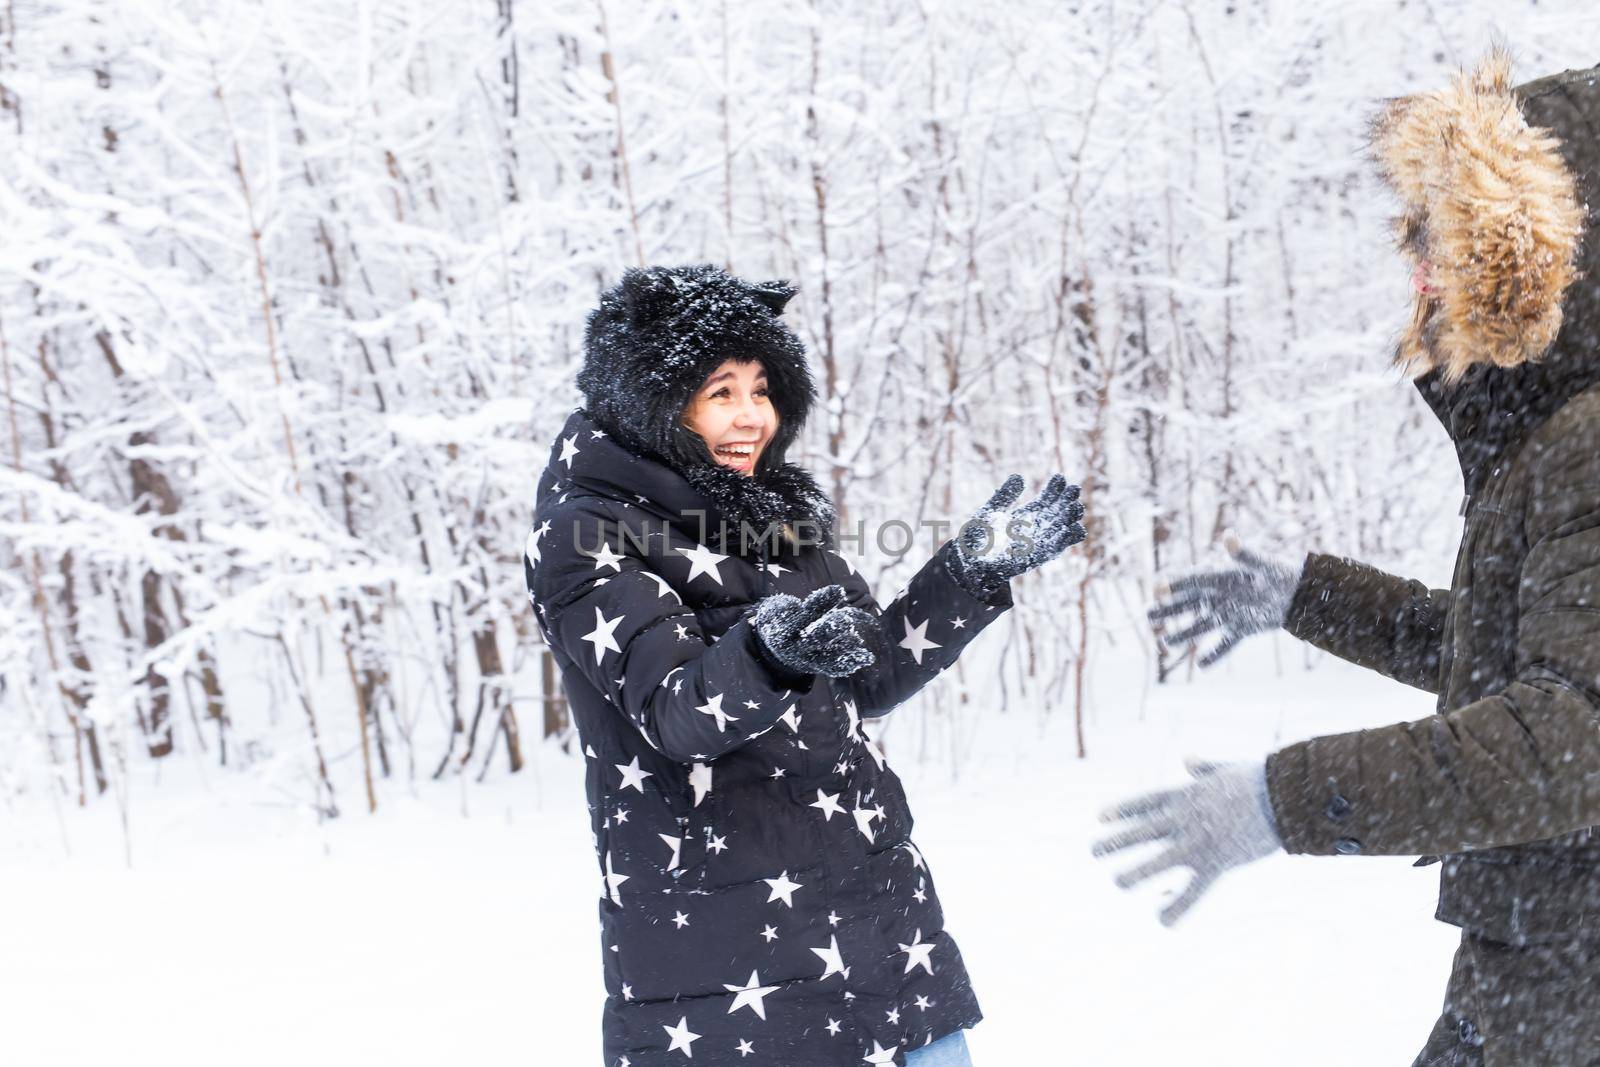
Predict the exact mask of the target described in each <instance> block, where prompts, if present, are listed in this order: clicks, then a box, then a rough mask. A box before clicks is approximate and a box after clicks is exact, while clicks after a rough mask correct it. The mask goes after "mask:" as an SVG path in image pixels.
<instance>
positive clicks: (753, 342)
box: [524, 266, 1083, 1067]
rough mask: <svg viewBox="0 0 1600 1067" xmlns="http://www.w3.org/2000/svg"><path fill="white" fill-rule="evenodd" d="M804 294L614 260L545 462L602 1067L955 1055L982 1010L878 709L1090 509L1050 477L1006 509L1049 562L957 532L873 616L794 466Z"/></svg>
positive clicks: (542, 551) (946, 659)
mask: <svg viewBox="0 0 1600 1067" xmlns="http://www.w3.org/2000/svg"><path fill="white" fill-rule="evenodd" d="M793 295H794V290H793V289H792V288H790V287H789V286H788V285H787V284H785V283H782V282H765V283H751V282H747V281H744V280H742V279H739V278H735V277H733V276H731V275H729V274H727V273H725V272H723V271H722V270H720V269H718V268H716V267H712V266H689V267H652V268H645V269H639V270H630V271H628V272H626V273H625V274H624V275H623V276H622V279H621V281H620V282H618V283H617V285H616V286H614V287H613V288H611V289H609V290H607V291H606V292H605V293H604V294H602V296H601V300H600V305H599V307H597V308H596V309H595V311H594V312H593V314H591V316H590V318H589V325H588V329H587V331H586V333H585V338H584V340H585V360H584V367H583V370H582V371H581V372H580V374H579V377H578V384H579V387H580V389H581V391H582V392H583V394H584V402H585V406H584V408H583V409H581V410H579V411H574V412H573V413H572V415H571V417H570V418H569V419H568V421H567V424H566V426H565V427H564V428H563V429H562V430H561V432H560V434H559V435H558V438H557V440H556V441H555V443H554V447H553V448H552V449H551V452H550V462H549V466H548V468H547V469H546V471H545V474H544V476H543V477H542V478H541V479H540V482H539V491H538V504H537V508H536V513H535V519H534V528H533V531H532V532H531V533H530V534H529V535H528V539H527V543H526V549H525V555H524V576H525V579H526V582H527V586H528V594H529V597H530V599H531V600H532V603H533V606H534V609H535V617H536V618H537V620H538V624H539V626H540V628H541V631H542V633H543V635H544V637H545V640H546V642H547V643H548V646H549V648H550V651H551V653H552V655H553V656H554V658H555V660H556V663H557V664H558V665H559V666H560V668H561V675H562V683H563V687H564V688H565V690H566V693H567V697H568V700H569V701H570V703H571V708H572V713H573V721H574V722H575V723H576V725H577V729H578V734H579V737H580V739H581V742H582V745H581V748H582V751H583V753H584V756H585V758H586V759H587V760H588V763H589V773H588V775H587V777H586V780H585V789H586V793H587V800H588V808H589V815H590V825H589V829H590V832H591V833H592V834H593V838H594V843H595V863H596V867H595V875H596V880H597V882H598V885H599V888H600V901H599V911H600V925H601V941H600V943H601V945H602V946H603V954H602V959H603V960H604V976H605V983H606V993H607V1001H606V1009H605V1014H604V1024H603V1025H604V1031H605V1063H606V1065H607V1067H617V1065H619V1064H620V1065H624V1067H667V1065H676V1064H679V1063H687V1062H689V1061H690V1060H691V1059H692V1060H693V1062H694V1063H695V1064H698V1065H704V1067H734V1065H735V1064H738V1065H739V1067H743V1063H744V1061H745V1059H746V1057H748V1056H750V1055H755V1056H757V1057H760V1062H764V1063H776V1064H801V1063H803V1064H806V1065H807V1067H848V1065H855V1064H861V1063H881V1064H906V1063H910V1062H917V1063H921V1064H928V1065H930V1067H931V1065H938V1067H945V1065H949V1067H966V1065H967V1064H968V1063H969V1060H968V1058H967V1056H966V1054H965V1041H964V1039H963V1038H962V1037H961V1034H962V1031H964V1030H965V1029H967V1028H968V1027H971V1026H973V1025H974V1024H976V1023H977V1022H978V1021H979V1019H980V1018H981V1017H982V1013H981V1012H980V1010H979V1008H978V1001H977V998H976V996H975V995H974V994H973V991H972V984H971V982H970V980H969V979H968V977H967V972H966V968H965V966H964V964H963V963H962V960H961V953H960V950H959V949H957V947H956V943H955V941H954V939H952V938H951V936H950V934H949V932H948V931H947V930H946V928H945V916H944V912H943V910H942V908H941V906H940V903H939V895H938V892H937V890H936V888H935V885H934V881H933V876H932V875H931V874H930V873H929V870H928V863H927V861H926V860H924V859H923V856H922V853H921V851H919V850H918V848H917V847H916V845H914V844H913V843H912V840H911V827H912V820H911V811H910V807H909V805H908V803H907V801H906V797H905V792H904V790H903V789H902V788H901V784H900V780H899V778H898V777H897V776H896V775H895V773H894V771H893V770H892V769H891V768H890V767H889V765H888V761H887V760H886V759H885V757H884V754H883V752H882V750H881V749H879V748H877V747H876V746H875V745H873V744H872V742H871V740H870V739H869V738H868V736H867V735H866V733H865V732H864V731H863V730H862V726H861V724H862V720H863V719H866V718H871V717H875V716H881V715H884V714H887V713H888V712H889V711H890V710H891V709H892V708H894V707H895V706H896V705H898V704H901V703H902V702H904V701H905V700H907V699H908V698H910V697H911V696H912V695H913V694H914V693H916V692H917V691H918V690H920V689H921V688H922V687H923V686H924V685H926V684H927V683H928V682H930V681H931V680H933V678H934V677H935V676H937V675H938V674H939V673H940V672H941V671H943V670H945V669H946V668H947V667H949V666H950V665H951V664H953V663H954V662H955V661H956V657H957V656H958V655H960V654H961V651H962V650H963V649H964V648H966V647H967V645H968V644H969V643H971V642H972V641H973V640H974V639H975V638H976V637H977V635H978V634H979V633H980V632H982V631H983V630H984V629H985V628H986V627H987V626H989V625H990V624H991V623H993V622H994V621H995V620H996V619H997V618H999V617H1000V616H1001V615H1002V614H1003V613H1004V612H1005V611H1006V609H1008V608H1009V607H1010V606H1011V591H1010V585H1009V579H1010V578H1011V577H1013V576H1015V575H1016V574H1019V573H1021V572H1022V571H1024V570H1026V569H1029V568H1031V567H1035V566H1038V565H1039V564H1041V563H1043V562H1044V561H1046V560H1047V559H1049V558H1051V557H1052V556H1054V555H1056V554H1059V553H1060V552H1061V551H1063V550H1065V548H1066V547H1067V545H1068V544H1071V543H1075V542H1076V540H1079V539H1081V538H1082V535H1083V527H1082V526H1081V524H1078V522H1077V519H1078V518H1080V517H1081V516H1082V507H1081V505H1078V504H1077V502H1076V500H1075V491H1069V489H1068V487H1067V486H1066V483H1065V480H1064V479H1062V478H1060V477H1059V476H1058V477H1057V478H1055V479H1053V480H1052V481H1051V483H1050V485H1049V486H1048V487H1047V489H1046V491H1045V492H1044V493H1043V494H1041V496H1040V498H1039V500H1038V501H1036V502H1035V503H1034V504H1032V505H1026V506H1024V507H1022V508H1018V509H1016V512H1015V513H1016V514H1017V515H1019V516H1021V517H1022V518H1023V519H1024V520H1025V521H1026V522H1027V523H1029V529H1031V530H1034V531H1035V544H1034V548H1033V550H1032V551H1031V552H1027V553H1012V554H1010V555H1005V556H1004V557H1003V558H994V559H991V558H989V557H988V556H985V555H983V554H981V553H976V550H974V549H973V548H972V547H971V546H970V545H966V544H963V543H957V542H956V541H951V542H947V543H946V544H945V545H944V546H943V547H941V548H940V549H939V550H938V551H937V552H936V553H935V554H934V556H933V558H931V559H929V560H928V562H927V563H926V564H925V565H924V566H923V567H922V569H921V570H920V571H918V572H917V573H916V574H915V575H913V576H912V578H911V580H910V582H909V583H908V585H907V587H906V593H905V595H904V596H901V597H898V598H896V599H895V600H894V601H893V602H891V603H890V604H889V606H888V607H887V608H883V607H880V606H879V605H878V603H877V601H876V600H875V599H874V598H873V595H872V592H871V590H870V589H869V588H868V586H867V583H866V580H865V579H864V578H863V577H862V576H861V575H860V574H859V573H858V572H857V570H856V568H855V567H854V566H853V565H852V564H851V563H849V562H848V561H847V560H845V559H844V558H843V557H842V556H840V555H839V553H838V551H837V550H836V548H835V543H836V542H835V540H834V536H833V531H832V519H833V510H832V506H831V502H830V501H829V500H828V499H827V497H826V495H825V494H823V493H822V491H821V490H820V489H819V488H818V487H817V484H816V481H815V479H814V478H813V477H812V476H811V474H810V473H809V472H807V471H806V470H805V469H804V468H802V467H800V466H798V465H796V464H793V463H789V462H787V461H786V459H785V456H786V454H787V452H788V449H789V447H790V446H791V445H792V444H793V443H794V440H795V437H796V434H797V433H798V432H799V430H800V428H801V427H802V426H803V425H804V424H805V421H806V416H807V414H808V413H809V412H810V410H811V407H812V405H813V403H814V401H815V398H816V390H815V387H814V385H813V384H812V379H811V373H810V370H809V369H808V368H807V365H806V355H805V349H804V347H803V346H802V345H801V343H800V340H799V338H798V337H796V336H795V334H794V333H793V332H792V331H791V330H790V329H789V327H788V326H787V325H785V324H784V322H783V319H782V313H783V310H784V307H785V305H786V304H787V303H788V301H789V299H790V297H792V296H793ZM1022 485H1023V483H1022V479H1021V478H1012V479H1011V480H1010V481H1008V482H1007V483H1006V485H1005V486H1004V487H1003V488H1002V489H1001V491H1000V492H999V493H997V494H996V495H995V496H994V497H993V498H992V499H991V500H990V502H989V504H988V505H987V506H986V508H985V509H984V510H983V511H982V512H980V519H979V520H978V521H977V522H976V523H975V527H978V528H980V529H976V530H975V534H981V535H982V536H981V537H977V540H980V541H982V542H984V543H986V544H987V543H988V542H991V541H993V540H994V537H993V531H992V530H991V529H990V528H989V526H988V519H987V517H988V516H990V515H993V514H998V513H999V512H1001V511H1005V510H1008V509H1010V507H1011V505H1012V504H1014V503H1015V502H1016V499H1017V496H1018V495H1019V494H1020V493H1021V492H1022ZM1030 508H1031V510H1030ZM1035 520H1036V521H1035ZM750 528H754V529H755V530H756V531H757V532H758V536H757V537H756V538H755V539H754V540H753V541H752V540H751V539H750V538H748V537H747V536H746V530H747V529H750ZM802 528H809V535H807V536H802V535H801V530H802ZM769 530H776V531H778V532H780V533H781V534H782V536H778V537H771V538H769V537H767V536H766V533H767V531H769ZM966 532H967V531H966V530H965V529H964V534H965V533H966ZM996 555H997V556H999V555H1001V554H999V553H997V554H996ZM836 815H837V816H839V817H840V818H839V820H838V821H837V822H835V821H834V816H836ZM911 1056H917V1057H918V1059H917V1060H916V1061H912V1060H911V1059H910V1057H911ZM751 1062H757V1061H754V1060H752V1061H751Z"/></svg>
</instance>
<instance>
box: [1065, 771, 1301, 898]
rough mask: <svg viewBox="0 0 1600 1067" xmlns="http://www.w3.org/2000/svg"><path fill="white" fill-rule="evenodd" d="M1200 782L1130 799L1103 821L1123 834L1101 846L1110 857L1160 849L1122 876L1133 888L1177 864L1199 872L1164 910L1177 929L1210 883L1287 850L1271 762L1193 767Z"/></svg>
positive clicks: (1119, 878) (1098, 851) (1096, 848)
mask: <svg viewBox="0 0 1600 1067" xmlns="http://www.w3.org/2000/svg"><path fill="white" fill-rule="evenodd" d="M1186 767H1187V769H1188V771H1189V774H1190V775H1191V776H1192V777H1193V778H1194V781H1192V782H1190V783H1189V784H1188V785H1182V786H1179V787H1177V788H1176V789H1163V790H1161V791H1160V792H1157V793H1147V794H1146V795H1144V796H1142V797H1138V798H1136V799H1134V800H1129V801H1125V802H1124V803H1122V804H1119V805H1117V806H1116V807H1114V808H1112V809H1110V810H1109V811H1107V812H1105V813H1103V814H1102V815H1101V816H1100V821H1101V822H1105V823H1110V824H1112V825H1113V826H1115V827H1117V832H1116V833H1114V834H1112V835H1111V836H1110V837H1108V838H1106V839H1104V840H1103V841H1100V842H1098V843H1097V844H1096V845H1095V846H1094V854H1095V855H1096V856H1109V855H1110V854H1111V853H1113V852H1118V851H1121V850H1122V849H1125V848H1129V847H1131V846H1133V845H1145V844H1153V845H1160V846H1161V851H1160V852H1158V853H1156V855H1155V857H1154V858H1152V859H1149V860H1146V861H1145V862H1144V863H1141V864H1139V865H1138V866H1137V867H1133V868H1130V869H1129V870H1126V871H1124V872H1122V873H1121V874H1119V875H1117V885H1119V886H1121V887H1122V888H1123V889H1131V888H1132V887H1134V886H1136V885H1138V884H1139V883H1140V882H1142V881H1144V880H1145V879H1147V878H1151V877H1154V876H1155V875H1158V874H1160V873H1161V872H1162V871H1166V870H1170V869H1171V868H1173V867H1187V868H1189V869H1190V870H1191V871H1193V872H1194V877H1193V878H1191V879H1190V880H1189V885H1188V887H1187V888H1185V889H1184V891H1183V892H1182V893H1180V894H1178V896H1177V898H1176V899H1174V900H1173V901H1172V902H1171V903H1170V904H1168V905H1167V906H1166V907H1165V908H1163V909H1161V922H1162V925H1164V926H1171V925H1172V924H1173V923H1175V922H1177V921H1178V920H1179V919H1180V918H1182V917H1183V913H1184V912H1186V911H1188V910H1189V908H1190V907H1191V906H1193V904H1194V902H1195V901H1197V900H1199V899H1200V897H1201V896H1202V895H1203V894H1204V893H1205V891H1206V890H1207V889H1210V888H1211V883H1212V882H1215V881H1216V880H1217V879H1218V878H1220V877H1221V876H1222V873H1223V872H1224V871H1226V870H1229V869H1230V868H1233V867H1241V866H1243V865H1244V864H1246V863H1253V862H1255V861H1256V860H1258V859H1261V858H1263V857H1265V856H1270V855H1271V854H1272V853H1274V852H1276V851H1278V850H1279V849H1280V848H1282V847H1283V842H1282V841H1281V840H1279V838H1278V829H1277V820H1276V819H1275V818H1274V817H1273V814H1272V800H1271V798H1270V797H1269V796H1268V794H1267V765H1266V761H1265V760H1263V761H1262V762H1261V763H1204V762H1200V761H1197V760H1189V761H1188V762H1187V763H1186Z"/></svg>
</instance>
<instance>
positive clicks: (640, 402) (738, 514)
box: [578, 263, 834, 547]
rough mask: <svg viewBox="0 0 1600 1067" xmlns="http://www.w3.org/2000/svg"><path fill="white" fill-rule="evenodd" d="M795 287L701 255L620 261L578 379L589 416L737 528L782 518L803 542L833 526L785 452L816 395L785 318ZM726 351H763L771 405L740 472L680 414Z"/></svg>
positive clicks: (810, 481)
mask: <svg viewBox="0 0 1600 1067" xmlns="http://www.w3.org/2000/svg"><path fill="white" fill-rule="evenodd" d="M794 295H795V290H794V287H793V286H791V285H790V284H789V283H788V282H783V281H767V282H749V281H745V280H744V279H742V278H737V277H734V276H733V275H731V274H728V273H727V272H726V271H724V270H722V269H721V268H719V267H716V266H713V265H712V264H709V263H706V264H698V265H691V266H681V267H643V268H634V269H630V270H627V271H624V272H623V275H622V278H621V279H620V280H619V281H618V282H617V284H615V285H613V286H612V287H611V288H609V289H607V290H606V291H605V292H604V293H602V294H601V296H600V303H599V306H598V307H596V308H595V310H594V311H593V312H592V313H591V314H590V315H589V322H588V329H587V331H586V333H585V335H584V364H583V368H582V370H580V371H579V373H578V388H579V389H580V390H581V391H582V392H583V396H584V410H585V412H586V413H587V415H588V417H589V418H590V419H592V420H593V421H594V423H595V424H596V425H597V426H600V427H602V428H603V429H604V430H605V432H607V433H609V434H610V435H611V436H612V437H613V438H614V439H615V440H616V441H617V443H618V444H620V445H621V446H622V447H623V448H625V449H627V450H629V451H630V452H632V453H634V454H635V455H637V456H641V457H644V458H647V459H652V460H656V461H658V462H660V463H662V464H664V465H665V466H667V467H669V468H670V469H672V470H674V471H676V472H677V473H678V474H679V475H681V476H682V477H683V478H684V480H685V481H687V482H688V483H689V485H691V486H693V487H694V489H696V490H697V491H698V492H699V493H700V494H701V495H702V496H703V497H705V498H706V499H708V500H709V501H710V502H711V504H712V505H713V506H714V507H715V509H716V510H717V512H718V513H719V514H720V515H721V516H722V517H723V518H725V519H726V520H727V521H728V522H729V523H730V524H731V525H732V527H733V528H734V529H735V530H737V529H738V528H739V527H740V524H741V523H745V524H749V525H750V526H751V527H753V528H755V529H757V530H765V529H767V528H768V527H772V526H776V527H781V528H782V529H783V531H784V537H785V539H786V541H787V542H788V543H789V544H790V546H791V547H799V546H800V545H801V544H803V543H804V541H805V537H806V535H805V534H804V533H803V531H804V530H805V529H808V528H809V529H812V530H819V531H821V533H822V537H823V539H824V540H826V539H827V537H829V536H831V528H832V525H833V521H834V514H833V506H832V504H831V502H830V501H829V500H828V496H827V494H826V493H825V492H824V491H823V490H822V488H821V487H820V486H818V485H817V482H816V479H815V478H813V477H812V476H811V474H810V473H809V472H808V471H806V470H804V469H802V468H800V467H798V466H796V465H794V464H792V463H788V462H786V461H785V458H784V457H785V456H786V455H787V453H788V451H789V447H790V446H791V445H792V444H793V443H794V441H795V439H796V438H797V437H798V436H799V433H800V428H801V427H802V426H804V425H805V422H806V417H807V416H808V415H809V414H810V412H811V407H812V405H813V403H815V401H816V386H815V385H814V383H813V382H812V378H811V371H810V369H809V368H808V367H807V366H806V352H805V346H804V345H803V344H802V343H801V341H800V338H798V337H796V336H795V334H794V332H793V331H791V330H790V329H789V327H788V326H786V325H785V324H784V322H783V318H782V315H783V309H784V307H785V305H787V304H788V302H789V300H790V299H791V298H792V297H793V296H794ZM727 359H739V360H756V361H759V362H760V363H761V365H762V367H763V368H764V369H765V370H766V372H767V384H768V386H769V387H770V389H771V396H772V405H773V408H774V409H775V410H776V412H777V415H778V427H777V430H776V432H775V433H774V434H773V437H772V440H771V441H769V442H768V443H767V447H766V448H765V449H763V450H762V453H761V458H760V459H759V460H758V461H757V463H756V469H755V470H754V471H753V472H751V473H750V474H748V475H746V474H742V473H740V472H738V471H734V470H730V469H728V468H726V467H724V466H722V465H721V464H719V463H718V462H717V461H716V459H715V457H713V456H712V455H711V451H710V449H709V448H707V446H706V443H705V441H703V440H702V439H701V437H700V435H699V434H697V433H695V432H693V431H692V430H690V429H688V427H686V426H684V424H683V421H682V418H683V411H684V408H685V406H686V405H687V404H688V403H689V401H690V399H691V398H692V397H693V396H694V394H695V392H696V391H697V390H698V389H699V388H700V386H701V384H702V383H703V382H704V381H705V380H706V377H707V376H708V375H710V374H711V372H712V371H714V370H716V369H717V367H719V366H720V365H721V364H722V362H723V361H724V360H727ZM812 536H813V537H814V536H815V535H812Z"/></svg>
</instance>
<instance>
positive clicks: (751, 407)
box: [683, 359, 778, 474]
mask: <svg viewBox="0 0 1600 1067" xmlns="http://www.w3.org/2000/svg"><path fill="white" fill-rule="evenodd" d="M683 425H684V426H685V427H687V428H688V429H690V430H693V431H694V432H695V433H697V434H699V435H700V439H701V440H703V441H704V442H705V443H706V448H708V449H710V450H711V455H712V456H713V458H715V459H716V461H717V463H719V464H720V465H722V466H724V467H727V468H729V469H730V470H736V471H738V472H739V473H740V474H749V473H751V472H752V471H754V470H755V469H756V464H757V463H758V462H759V461H760V459H761V453H762V451H763V450H764V449H765V448H766V447H767V443H768V442H769V441H771V440H772V435H773V434H774V433H776V432H777V429H778V411H777V409H776V408H774V407H773V406H772V397H771V396H770V395H769V387H768V385H767V370H766V368H765V367H763V366H762V365H761V364H760V363H758V362H757V361H756V360H754V359H749V360H743V361H741V360H736V359H728V360H724V361H723V362H722V365H721V366H719V367H718V368H717V369H716V370H714V371H712V372H711V374H710V375H709V376H708V377H707V378H706V380H705V382H704V383H703V384H702V385H701V386H700V388H699V390H697V391H696V393H695V395H694V398H693V399H692V400H690V401H689V403H688V405H687V406H686V407H685V408H684V409H683Z"/></svg>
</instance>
